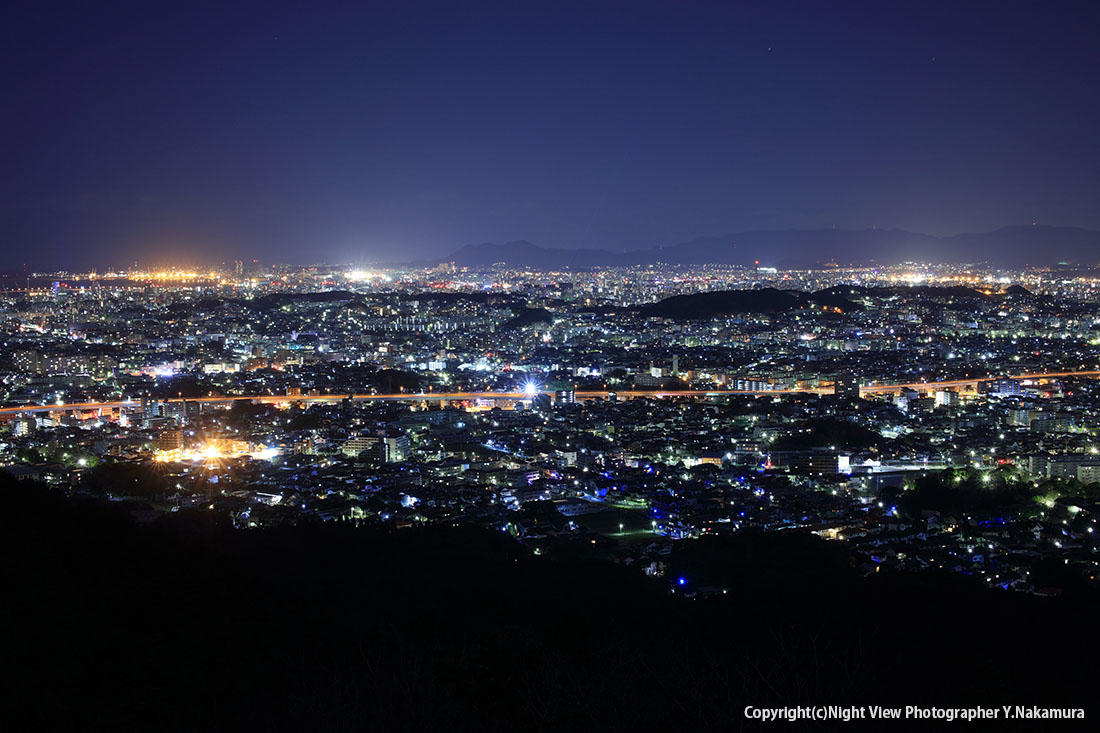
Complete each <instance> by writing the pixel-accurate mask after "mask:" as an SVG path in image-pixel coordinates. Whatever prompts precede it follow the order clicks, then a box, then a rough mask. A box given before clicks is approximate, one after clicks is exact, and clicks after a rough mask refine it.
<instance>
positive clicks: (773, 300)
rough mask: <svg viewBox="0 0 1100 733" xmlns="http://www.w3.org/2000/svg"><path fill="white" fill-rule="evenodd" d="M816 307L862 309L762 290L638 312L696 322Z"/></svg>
mask: <svg viewBox="0 0 1100 733" xmlns="http://www.w3.org/2000/svg"><path fill="white" fill-rule="evenodd" d="M815 306H816V307H822V306H825V307H832V308H839V309H840V310H842V311H844V312H848V311H852V310H857V309H858V308H859V306H858V305H856V304H855V303H853V302H852V301H850V300H848V299H846V298H842V297H840V296H838V295H835V294H832V293H828V292H824V291H823V292H821V293H804V292H802V291H799V290H777V289H775V288H762V289H760V290H715V291H711V292H706V293H691V294H689V295H674V296H672V297H671V298H665V299H664V300H660V301H657V302H656V303H651V304H648V305H644V306H642V307H640V308H639V309H638V312H639V314H640V315H641V316H643V317H656V318H674V319H678V320H693V319H708V318H714V317H715V316H722V315H732V314H736V313H784V312H786V311H789V310H794V309H796V308H807V307H815Z"/></svg>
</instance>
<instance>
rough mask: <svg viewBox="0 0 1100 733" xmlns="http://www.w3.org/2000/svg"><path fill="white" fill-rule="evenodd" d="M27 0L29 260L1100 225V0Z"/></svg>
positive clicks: (9, 155) (24, 115) (16, 51)
mask: <svg viewBox="0 0 1100 733" xmlns="http://www.w3.org/2000/svg"><path fill="white" fill-rule="evenodd" d="M19 5H20V7H17V8H15V9H11V8H9V9H7V10H6V11H5V15H4V18H3V21H2V22H0V43H2V48H3V57H4V62H3V64H0V75H2V79H3V104H2V106H0V110H2V111H0V124H2V129H3V134H4V145H3V147H2V149H0V150H2V153H0V155H2V160H3V176H2V179H0V181H2V182H0V186H2V189H0V194H2V200H0V226H2V229H0V233H2V237H3V240H2V241H3V243H4V245H3V246H4V255H5V256H4V261H3V262H0V269H5V270H8V271H12V270H17V269H20V268H21V267H22V265H23V263H24V262H27V263H29V264H30V266H31V267H57V266H66V267H74V268H75V267H83V266H88V265H95V266H98V267H99V268H101V269H102V268H105V267H107V266H108V265H114V266H123V265H128V264H131V263H132V262H133V261H134V260H136V259H140V260H141V261H142V262H143V263H149V262H158V263H163V262H180V263H182V262H195V261H207V262H220V261H223V260H231V259H234V258H237V257H242V258H243V257H248V258H251V257H259V258H261V259H262V260H266V261H273V260H278V261H294V262H311V261H330V262H368V261H372V260H394V259H401V260H407V259H411V258H420V257H424V258H427V257H431V256H439V255H444V254H447V253H449V252H451V251H453V250H455V249H457V248H458V247H460V246H462V245H465V244H476V243H480V242H490V241H492V242H504V241H508V240H513V239H528V240H530V241H533V242H535V243H537V244H541V245H544V246H552V247H605V248H612V249H622V248H641V247H651V246H653V245H655V244H675V243H678V242H681V241H684V240H687V239H691V238H693V237H696V236H700V235H714V234H723V233H727V232H736V231H741V230H748V229H760V228H767V229H773V228H788V227H796V228H818V227H832V226H837V227H841V228H865V227H871V226H878V227H901V228H906V229H911V230H914V231H922V232H928V233H932V234H952V233H957V232H963V231H984V230H987V229H993V228H996V227H999V226H1002V225H1007V224H1022V223H1030V222H1031V221H1032V219H1037V220H1038V221H1039V222H1040V223H1044V224H1065V225H1076V226H1084V227H1092V228H1100V207H1098V206H1097V202H1098V201H1100V135H1098V131H1100V43H1098V41H1097V33H1096V31H1097V29H1098V28H1100V3H1096V2H1081V3H1057V2H1035V3H1020V4H1017V3H1001V2H996V3H994V2H981V3H973V4H970V3H964V2H951V3H931V2H908V3H894V2H883V1H882V0H879V1H878V2H868V3H845V2H798V3H790V2H758V3H737V2H728V3H716V2H715V3H694V2H667V3H639V2H623V3H614V4H600V3H579V4H576V5H572V4H569V3H558V2H539V3H523V2H510V3H503V4H500V5H496V6H490V5H480V6H475V5H474V4H472V3H467V2H451V3H445V4H444V3H440V4H424V3H415V2H403V1H402V2H388V3H370V2H364V3H347V4H326V3H323V2H313V3H307V4H302V5H300V6H291V5H287V4H283V3H278V2H229V3H224V7H220V6H221V5H223V4H221V3H219V4H214V3H209V4H204V3H185V4H180V5H178V6H174V5H171V4H168V3H161V2H148V1H146V2H142V3H133V4H117V3H109V2H108V3H87V2H84V3H79V4H72V5H71V6H70V5H66V4H57V3H51V2H29V3H20V4H19ZM198 5H209V6H210V7H209V8H207V9H196V7H195V6H198Z"/></svg>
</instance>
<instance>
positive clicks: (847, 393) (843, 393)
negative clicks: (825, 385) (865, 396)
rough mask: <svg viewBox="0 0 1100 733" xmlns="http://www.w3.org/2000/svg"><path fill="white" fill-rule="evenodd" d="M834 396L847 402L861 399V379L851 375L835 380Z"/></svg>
mask: <svg viewBox="0 0 1100 733" xmlns="http://www.w3.org/2000/svg"><path fill="white" fill-rule="evenodd" d="M833 394H834V395H836V396H837V397H841V398H843V399H846V400H858V399H859V379H858V378H857V377H855V376H852V375H851V374H846V375H841V376H838V377H837V378H836V379H835V380H833Z"/></svg>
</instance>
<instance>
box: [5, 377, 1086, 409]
mask: <svg viewBox="0 0 1100 733" xmlns="http://www.w3.org/2000/svg"><path fill="white" fill-rule="evenodd" d="M1060 377H1085V378H1090V379H1095V378H1100V371H1079V372H1043V373H1038V374H1017V375H1013V376H1012V379H1033V380H1034V379H1038V380H1042V379H1057V378H1060ZM990 379H994V377H970V378H967V379H954V380H947V381H940V382H910V383H901V384H873V385H868V386H864V387H860V389H859V391H860V394H881V393H884V392H897V391H899V390H901V389H906V388H908V389H912V390H916V391H918V392H930V391H933V390H938V389H953V388H954V389H958V388H967V387H970V388H976V387H977V385H978V383H979V382H984V381H988V380H990ZM832 391H833V390H832V388H831V387H816V388H805V389H774V390H756V391H750V390H736V389H711V390H667V391H641V390H619V391H604V390H578V391H576V392H575V393H574V394H575V396H576V398H577V399H578V400H591V399H607V398H608V397H611V396H617V397H619V398H620V399H634V398H638V397H658V398H659V397H713V396H722V395H757V396H761V395H781V394H831V393H832ZM542 394H547V395H553V392H542ZM531 397H532V395H530V394H528V393H525V392H398V393H393V394H353V395H348V394H326V395H211V396H208V397H193V398H190V397H189V398H180V397H172V398H166V399H157V400H151V401H153V402H158V403H178V402H188V403H191V404H213V405H217V404H228V403H231V402H237V401H240V400H249V401H252V402H261V403H266V404H286V403H292V402H341V401H343V400H347V399H350V400H352V401H355V402H386V401H391V402H394V401H396V402H477V401H479V400H490V401H498V400H499V401H520V400H530V399H531ZM139 407H141V402H139V401H136V400H120V401H117V402H75V403H71V404H53V405H19V406H16V407H3V408H0V418H12V417H17V416H19V415H26V414H32V413H53V412H86V411H90V410H99V411H101V412H102V411H108V412H111V411H115V410H127V409H135V408H139Z"/></svg>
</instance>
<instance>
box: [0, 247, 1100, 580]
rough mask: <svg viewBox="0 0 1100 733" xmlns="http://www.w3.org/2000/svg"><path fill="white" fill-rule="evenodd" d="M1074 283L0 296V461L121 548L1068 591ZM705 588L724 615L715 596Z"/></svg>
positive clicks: (1082, 433)
mask: <svg viewBox="0 0 1100 733" xmlns="http://www.w3.org/2000/svg"><path fill="white" fill-rule="evenodd" d="M1097 284H1098V280H1097V278H1096V277H1095V273H1091V272H1079V271H1076V270H1074V269H1072V268H1070V267H1068V266H1067V267H1065V268H1062V269H1059V268H1047V269H1029V270H1022V271H999V270H990V269H983V268H970V269H968V268H958V267H950V268H949V267H938V266H933V265H920V264H908V265H905V266H899V267H887V268H858V269H853V268H842V267H832V268H825V269H817V270H806V271H782V270H780V271H777V270H775V269H772V268H759V267H751V266H750V267H714V266H710V267H671V266H668V267H664V266H651V267H633V268H610V269H597V270H594V271H584V272H579V271H560V272H535V271H526V270H517V269H514V268H508V267H506V266H504V265H498V266H493V267H487V268H483V269H482V270H481V271H473V270H471V269H469V268H456V267H455V266H453V265H450V264H444V265H441V266H437V267H432V268H425V269H421V270H404V271H377V272H374V271H367V270H355V269H348V268H334V267H320V266H318V267H309V268H302V267H274V266H266V265H262V264H261V263H256V262H247V263H246V262H235V263H231V264H229V265H228V266H226V267H223V268H219V269H216V270H211V271H196V272H186V271H179V270H171V271H163V272H152V271H148V272H147V271H138V270H133V271H128V272H119V273H104V274H96V273H85V274H74V273H52V274H41V273H40V274H34V275H29V276H21V277H7V278H4V279H3V282H2V286H3V287H4V290H3V291H0V329H2V335H0V338H2V340H3V349H2V354H3V356H2V357H0V370H2V372H0V374H2V377H0V398H2V403H3V404H2V408H0V418H2V434H0V461H2V463H3V466H2V468H3V470H4V471H6V472H7V473H9V474H11V475H12V476H13V477H15V478H16V479H19V480H20V481H28V482H34V483H36V485H42V484H44V485H49V486H53V487H56V488H59V489H61V490H63V491H64V492H66V493H67V494H70V495H72V496H74V497H85V498H87V497H92V498H94V499H95V500H97V501H101V502H107V503H110V504H112V505H115V506H117V507H119V508H122V509H124V510H125V511H126V513H127V514H128V515H129V516H130V517H131V518H132V519H133V521H135V522H137V523H140V524H155V523H158V522H163V521H167V520H171V519H172V518H174V517H179V516H195V515H198V514H208V515H213V516H215V517H217V518H218V519H219V520H224V521H226V522H231V523H232V525H233V526H234V527H236V528H237V530H238V531H239V532H242V533H248V532H252V531H258V530H262V529H263V528H271V527H280V526H287V525H297V524H301V523H318V522H323V523H337V524H342V525H355V526H371V525H373V526H379V527H387V528H391V529H392V530H393V531H400V530H402V529H405V528H412V527H423V526H426V525H441V526H449V527H455V526H471V525H472V526H477V527H481V528H490V529H491V530H493V531H499V532H501V533H508V534H509V535H511V536H512V537H514V538H515V539H516V540H518V541H519V543H521V545H522V547H523V548H524V550H525V551H526V552H527V553H529V554H531V555H542V556H547V557H551V558H553V557H559V558H588V559H595V560H601V561H609V562H613V563H618V564H620V565H625V566H629V567H630V568H632V569H634V571H636V572H637V573H638V574H640V575H644V576H649V577H650V578H652V579H653V582H657V583H662V584H664V585H665V587H666V588H667V591H668V592H669V593H671V594H676V595H680V596H685V597H688V598H695V599H699V598H704V597H708V596H716V595H724V594H728V593H730V592H731V589H730V588H729V587H727V586H728V583H727V582H725V581H724V580H723V579H721V578H718V577H709V576H708V573H707V571H706V570H705V569H701V568H694V567H692V566H691V564H690V563H687V564H685V563H677V562H675V561H674V560H673V557H674V556H673V549H674V546H675V545H676V544H677V543H678V542H683V541H685V540H693V539H699V538H705V537H710V536H726V535H734V534H737V533H743V532H746V531H756V532H764V533H789V532H795V531H802V532H812V533H814V534H816V535H818V536H819V537H821V538H824V539H825V540H828V541H830V542H831V543H837V545H838V546H841V547H844V548H845V549H846V551H847V552H848V553H849V557H850V562H851V564H852V565H853V567H855V568H856V569H857V570H858V572H859V573H861V574H864V575H870V574H890V573H894V574H914V573H927V572H936V571H946V572H947V573H952V574H957V575H960V576H969V577H970V578H972V579H973V580H975V581H978V582H980V583H982V584H984V585H986V586H989V587H990V588H996V589H1003V591H1006V592H1019V593H1027V594H1038V595H1046V596H1052V595H1060V594H1063V593H1067V592H1086V591H1087V590H1088V589H1090V588H1094V587H1095V586H1096V584H1097V582H1098V580H1097V558H1098V555H1097V539H1096V535H1095V533H1094V528H1095V525H1096V517H1097V516H1098V513H1097V510H1098V506H1097V502H1098V500H1100V435H1098V431H1100V382H1098V381H1097V380H1096V378H1097V377H1098V376H1100V371H1098V370H1100V307H1098V306H1097V305H1096V297H1095V295H1096V288H1097ZM734 590H735V589H734Z"/></svg>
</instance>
